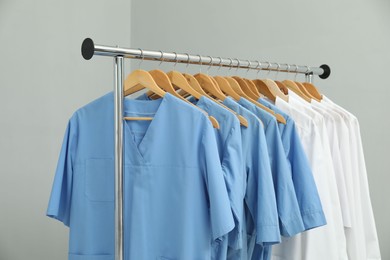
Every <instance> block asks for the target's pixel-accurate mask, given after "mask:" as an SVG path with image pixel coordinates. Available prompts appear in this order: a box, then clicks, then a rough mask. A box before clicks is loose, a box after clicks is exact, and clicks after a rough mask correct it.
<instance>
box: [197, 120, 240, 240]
mask: <svg viewBox="0 0 390 260" xmlns="http://www.w3.org/2000/svg"><path fill="white" fill-rule="evenodd" d="M205 120H206V123H205V124H203V125H204V127H203V136H202V142H201V148H200V149H201V151H202V153H201V158H200V160H201V162H200V164H201V168H202V170H203V173H204V176H205V182H206V187H207V193H208V199H209V201H208V202H209V205H208V206H209V213H210V223H211V231H212V238H213V239H214V240H215V239H217V238H220V237H222V236H223V235H226V234H227V233H229V232H230V231H231V230H232V229H233V228H234V221H233V216H232V211H231V209H230V202H229V197H228V194H227V190H226V185H225V181H224V177H223V172H222V167H221V163H220V159H219V154H218V150H217V143H216V139H215V134H214V132H213V128H212V126H211V123H210V122H209V121H207V118H205Z"/></svg>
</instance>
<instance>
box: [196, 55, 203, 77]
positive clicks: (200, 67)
mask: <svg viewBox="0 0 390 260" xmlns="http://www.w3.org/2000/svg"><path fill="white" fill-rule="evenodd" d="M197 56H198V57H199V64H200V65H199V73H201V72H202V56H200V54H198V55H197Z"/></svg>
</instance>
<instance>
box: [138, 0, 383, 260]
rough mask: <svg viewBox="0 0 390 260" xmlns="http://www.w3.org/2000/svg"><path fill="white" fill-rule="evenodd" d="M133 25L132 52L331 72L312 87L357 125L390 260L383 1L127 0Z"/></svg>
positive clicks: (381, 232) (380, 228)
mask: <svg viewBox="0 0 390 260" xmlns="http://www.w3.org/2000/svg"><path fill="white" fill-rule="evenodd" d="M131 21H132V24H131V30H132V31H131V32H132V34H131V38H132V46H135V47H142V48H150V49H162V50H166V51H176V52H189V53H200V54H205V55H207V54H209V55H214V56H225V57H240V58H243V59H245V58H248V59H249V58H251V59H256V58H257V59H261V60H270V61H277V62H288V63H298V64H308V65H320V64H322V63H328V64H329V65H331V67H332V70H333V73H332V75H331V77H330V78H329V79H328V80H325V81H323V80H320V79H318V78H317V79H316V80H315V83H316V85H317V86H318V87H319V88H320V89H321V91H322V92H323V93H325V94H326V95H328V96H329V97H331V98H332V99H333V100H335V101H336V102H337V103H339V104H340V105H342V106H344V107H345V108H347V109H348V110H350V111H351V112H353V113H354V114H355V115H356V116H358V118H359V120H360V123H361V129H362V138H363V142H364V148H365V155H366V162H367V168H368V179H369V184H370V188H371V198H372V203H373V207H374V213H375V217H376V222H377V228H378V233H379V239H380V244H381V252H382V256H383V259H390V248H389V247H388V246H387V245H389V244H390V222H389V219H390V204H389V203H388V201H386V198H388V197H389V196H390V192H389V189H388V184H389V181H390V177H389V176H390V175H389V174H390V172H389V166H388V154H389V153H388V152H387V150H388V147H389V146H390V136H389V134H388V131H389V127H390V123H389V122H390V121H389V120H388V119H387V113H388V111H389V110H390V103H389V102H388V100H389V98H390V85H389V83H388V79H387V78H388V75H389V73H388V70H389V65H390V63H389V61H390V51H389V46H390V34H389V26H390V2H389V1H387V0H382V1H381V0H373V1H363V0H354V1H352V0H345V1H340V0H328V1H319V0H315V1H313V0H298V1H259V0H256V1H254V0H248V1H234V0H215V1H207V0H197V1H180V0H166V1H151V0H133V1H132V20H131ZM151 64H152V65H151ZM157 65H158V64H157V63H149V64H146V62H145V63H144V64H142V65H141V66H142V67H143V68H152V66H157ZM137 66H138V65H137ZM363 67H364V70H363ZM171 68H172V65H169V66H164V69H171ZM177 68H178V69H182V70H185V66H183V65H177ZM206 69H207V68H204V70H206ZM198 70H199V68H198V67H196V68H194V69H190V70H189V71H198ZM221 71H222V70H221ZM223 71H226V70H223ZM210 73H211V74H213V73H216V72H215V70H214V69H211V70H210ZM220 73H221V72H220ZM222 73H223V72H222ZM241 75H245V71H242V72H241ZM255 75H256V74H255V73H250V74H249V75H248V76H255ZM265 75H266V73H265V72H262V73H261V74H260V76H265ZM270 76H271V77H274V76H275V74H271V75H270ZM282 77H285V76H284V75H281V74H280V75H279V78H282ZM298 79H302V77H298Z"/></svg>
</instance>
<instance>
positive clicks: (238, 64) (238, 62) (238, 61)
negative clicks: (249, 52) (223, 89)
mask: <svg viewBox="0 0 390 260" xmlns="http://www.w3.org/2000/svg"><path fill="white" fill-rule="evenodd" d="M236 60H237V68H236V72H237V71H238V69H239V68H240V60H239V59H237V58H236Z"/></svg>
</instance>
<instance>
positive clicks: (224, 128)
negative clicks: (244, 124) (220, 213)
mask: <svg viewBox="0 0 390 260" xmlns="http://www.w3.org/2000/svg"><path fill="white" fill-rule="evenodd" d="M137 99H139V100H150V98H149V97H148V95H146V94H143V95H141V96H139V97H137ZM189 101H190V102H191V103H193V104H195V105H196V106H198V107H199V108H201V109H202V110H204V111H205V112H207V113H208V114H209V115H210V116H213V117H214V118H215V119H216V120H217V121H218V123H219V126H220V128H219V129H216V128H214V133H215V137H216V141H217V146H218V152H219V158H220V163H221V165H222V170H223V172H224V177H225V183H226V188H227V191H228V195H229V199H230V204H231V208H232V212H233V217H234V222H235V227H234V229H233V230H232V231H231V232H230V233H229V235H226V236H224V237H223V238H221V239H220V240H219V241H215V242H214V243H213V248H214V250H213V254H212V258H211V259H215V260H216V259H219V260H226V259H227V251H228V245H229V246H230V247H231V248H233V249H235V250H237V249H240V248H242V218H243V211H244V204H243V202H244V196H245V190H243V187H244V186H243V182H244V174H243V171H242V169H243V167H244V166H243V160H242V142H241V128H240V122H239V120H238V118H237V117H236V116H235V115H234V114H233V113H232V112H230V111H228V110H227V109H225V108H223V107H222V106H221V105H218V104H216V103H215V102H214V101H212V100H210V99H209V98H207V97H205V96H202V97H201V98H200V99H199V100H196V99H195V98H193V97H191V98H190V99H189Z"/></svg>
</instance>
